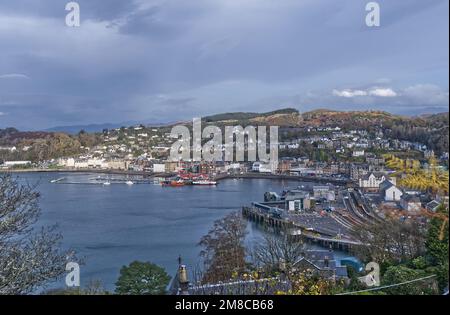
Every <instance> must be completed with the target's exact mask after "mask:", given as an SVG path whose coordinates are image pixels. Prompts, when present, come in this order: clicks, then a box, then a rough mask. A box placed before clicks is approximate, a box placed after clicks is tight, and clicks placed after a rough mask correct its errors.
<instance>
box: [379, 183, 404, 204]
mask: <svg viewBox="0 0 450 315" xmlns="http://www.w3.org/2000/svg"><path fill="white" fill-rule="evenodd" d="M380 193H381V196H382V197H383V198H384V200H385V201H400V199H401V197H402V195H403V192H402V191H401V190H400V189H399V188H398V187H397V186H395V185H394V184H393V183H391V182H390V181H388V180H385V181H384V182H382V183H381V184H380Z"/></svg>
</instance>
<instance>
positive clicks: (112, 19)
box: [0, 0, 449, 130]
mask: <svg viewBox="0 0 450 315" xmlns="http://www.w3.org/2000/svg"><path fill="white" fill-rule="evenodd" d="M68 2H69V1H66V0H14V1H12V0H11V1H7V0H0V128H5V127H10V126H13V127H16V128H19V129H21V130H38V129H47V128H51V127H54V126H65V125H80V124H92V123H119V122H124V121H149V122H150V121H151V122H173V121H177V120H189V119H191V118H192V117H199V116H204V115H208V114H216V113H223V112H235V111H244V112H264V111H271V110H276V109H280V108H285V107H293V108H296V109H298V110H299V111H300V112H305V111H309V110H313V109H318V108H328V109H334V110H386V111H389V112H392V113H396V114H402V115H418V114H422V113H435V112H444V111H448V106H449V94H448V85H449V50H448V49H449V48H448V46H449V34H448V31H449V1H448V0H427V1H423V0H396V1H391V0H383V1H382V0H379V1H377V2H378V4H379V6H380V26H379V27H368V26H367V25H366V15H367V14H368V12H367V11H366V4H367V3H368V2H369V1H368V0H367V1H361V0H245V1H243V0H129V1H123V0H78V1H76V2H77V3H78V4H79V7H80V17H81V19H80V22H81V25H80V26H79V27H69V26H67V25H66V15H67V14H68V13H69V12H68V11H66V10H65V6H66V4H67V3H68Z"/></svg>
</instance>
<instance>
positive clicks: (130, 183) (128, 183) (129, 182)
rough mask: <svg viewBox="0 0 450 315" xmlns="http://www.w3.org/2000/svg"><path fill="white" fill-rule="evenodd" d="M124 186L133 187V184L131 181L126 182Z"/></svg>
mask: <svg viewBox="0 0 450 315" xmlns="http://www.w3.org/2000/svg"><path fill="white" fill-rule="evenodd" d="M125 184H127V185H129V186H131V185H134V183H133V182H132V181H131V180H128V181H126V182H125Z"/></svg>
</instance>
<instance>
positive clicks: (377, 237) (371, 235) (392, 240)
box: [352, 217, 425, 265]
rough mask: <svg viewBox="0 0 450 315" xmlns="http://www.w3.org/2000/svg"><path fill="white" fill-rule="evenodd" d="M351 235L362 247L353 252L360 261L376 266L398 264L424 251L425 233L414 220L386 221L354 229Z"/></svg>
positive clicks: (394, 219)
mask: <svg viewBox="0 0 450 315" xmlns="http://www.w3.org/2000/svg"><path fill="white" fill-rule="evenodd" d="M352 234H353V236H354V237H355V238H356V239H357V240H359V241H360V242H361V243H362V244H364V245H363V246H358V247H357V248H356V249H355V252H356V254H357V255H358V256H359V257H360V258H362V259H363V260H364V261H375V262H377V263H378V264H380V265H382V264H387V263H400V262H404V261H407V260H411V259H413V258H416V257H418V256H420V255H421V254H423V253H424V251H425V246H424V243H425V232H424V229H423V227H422V226H421V225H420V224H419V223H418V222H416V221H415V220H406V221H400V220H398V219H396V218H392V217H387V218H386V220H384V221H380V222H375V223H368V224H364V225H361V226H359V227H356V228H355V229H354V230H353V232H352Z"/></svg>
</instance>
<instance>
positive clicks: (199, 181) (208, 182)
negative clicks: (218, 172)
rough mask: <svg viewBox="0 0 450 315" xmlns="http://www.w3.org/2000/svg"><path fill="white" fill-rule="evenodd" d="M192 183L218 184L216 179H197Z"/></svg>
mask: <svg viewBox="0 0 450 315" xmlns="http://www.w3.org/2000/svg"><path fill="white" fill-rule="evenodd" d="M192 185H204V186H206V185H209V186H214V185H217V182H216V181H214V180H196V181H193V182H192Z"/></svg>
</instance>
